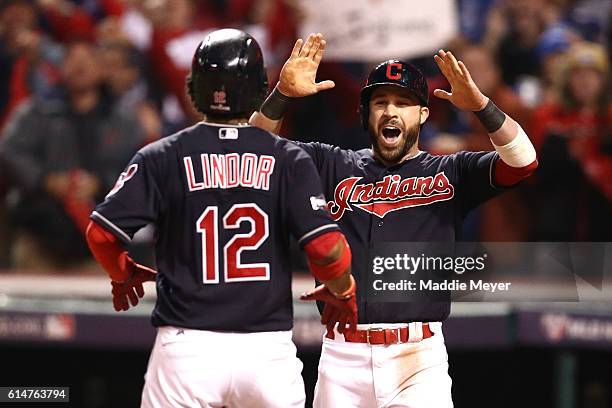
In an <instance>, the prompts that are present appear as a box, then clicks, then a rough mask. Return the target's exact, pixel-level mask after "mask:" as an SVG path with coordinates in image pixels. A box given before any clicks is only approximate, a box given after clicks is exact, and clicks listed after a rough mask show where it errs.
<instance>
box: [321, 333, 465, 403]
mask: <svg viewBox="0 0 612 408" xmlns="http://www.w3.org/2000/svg"><path fill="white" fill-rule="evenodd" d="M364 326H366V325H359V329H365V328H366V327H364ZM371 326H372V327H374V326H375V327H397V325H371ZM429 326H430V328H431V331H432V332H433V333H434V336H433V337H430V338H428V339H424V340H421V341H419V342H415V343H403V344H393V345H389V346H385V345H370V344H366V343H347V342H345V341H344V337H343V336H342V335H341V334H339V333H337V332H336V335H335V339H334V340H330V339H328V338H324V339H323V349H322V351H321V359H320V361H319V378H318V380H317V385H316V388H315V398H314V408H337V407H342V408H352V407H355V408H357V407H358V408H374V407H376V408H383V407H384V408H400V407H405V408H452V407H453V402H452V398H451V378H450V376H449V375H448V354H447V353H446V346H445V345H444V337H443V335H442V323H440V322H435V323H430V324H429Z"/></svg>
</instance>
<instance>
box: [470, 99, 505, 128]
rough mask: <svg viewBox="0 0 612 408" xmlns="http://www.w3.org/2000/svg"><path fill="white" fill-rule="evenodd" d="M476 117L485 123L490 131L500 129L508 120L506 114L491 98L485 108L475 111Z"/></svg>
mask: <svg viewBox="0 0 612 408" xmlns="http://www.w3.org/2000/svg"><path fill="white" fill-rule="evenodd" d="M474 114H476V117H477V118H478V120H480V123H482V124H483V126H484V127H485V129H487V132H488V133H493V132H495V131H496V130H498V129H499V128H500V127H501V126H502V125H503V124H504V121H505V120H506V114H505V113H504V112H502V110H501V109H499V108H498V107H497V106H496V105H495V104H494V103H493V101H492V100H491V99H489V102H487V105H486V106H485V107H484V109H482V110H479V111H475V112H474Z"/></svg>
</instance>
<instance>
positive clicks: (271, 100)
mask: <svg viewBox="0 0 612 408" xmlns="http://www.w3.org/2000/svg"><path fill="white" fill-rule="evenodd" d="M291 99H293V98H290V97H288V96H285V95H283V94H282V93H281V91H279V90H278V85H276V86H275V87H274V90H273V91H272V93H271V94H270V95H269V96H268V97H267V98H266V100H265V101H264V103H262V104H261V108H260V109H259V111H260V112H261V113H263V114H264V115H265V116H266V117H267V118H268V119H272V120H280V119H281V118H282V117H283V114H284V113H285V109H286V108H287V105H288V104H289V102H290V101H291Z"/></svg>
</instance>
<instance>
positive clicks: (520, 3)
mask: <svg viewBox="0 0 612 408" xmlns="http://www.w3.org/2000/svg"><path fill="white" fill-rule="evenodd" d="M545 5H546V0H504V1H503V2H501V4H500V5H499V6H497V7H496V8H494V9H492V10H491V12H490V13H489V18H488V23H487V34H486V36H485V38H484V39H483V41H484V43H485V45H486V46H487V47H488V48H490V49H491V50H493V51H494V52H495V53H496V56H497V58H498V60H499V64H500V66H501V71H502V78H503V80H504V82H506V83H507V84H508V85H511V86H515V85H520V84H519V81H522V80H529V78H534V77H537V76H538V74H539V71H540V66H539V64H538V59H537V54H536V46H537V42H538V39H539V37H540V34H541V33H542V31H543V30H544V28H545V18H544V17H545V9H546V7H545Z"/></svg>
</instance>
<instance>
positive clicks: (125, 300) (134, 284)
mask: <svg viewBox="0 0 612 408" xmlns="http://www.w3.org/2000/svg"><path fill="white" fill-rule="evenodd" d="M128 261H131V262H130V266H129V268H130V269H131V270H132V272H131V274H130V277H129V278H127V279H126V280H124V281H122V282H117V281H111V286H112V287H113V289H112V290H111V293H112V294H113V306H114V308H115V310H116V311H117V312H119V311H122V310H123V311H125V310H128V309H129V308H130V304H131V305H132V306H136V305H137V304H138V299H139V298H141V299H142V297H143V296H144V288H143V286H142V283H143V282H149V281H152V282H154V281H155V277H156V276H157V273H156V272H155V271H154V270H153V269H151V268H147V267H146V266H144V265H139V264H137V263H136V262H134V261H132V259H129V260H128Z"/></svg>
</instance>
